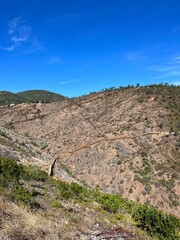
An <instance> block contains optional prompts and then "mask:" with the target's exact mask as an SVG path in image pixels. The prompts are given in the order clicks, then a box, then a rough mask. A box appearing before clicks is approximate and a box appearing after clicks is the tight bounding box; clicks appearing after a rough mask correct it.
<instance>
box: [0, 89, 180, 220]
mask: <svg viewBox="0 0 180 240" xmlns="http://www.w3.org/2000/svg"><path fill="white" fill-rule="evenodd" d="M179 97H180V87H175V86H165V85H158V86H157V85H154V86H149V87H144V88H123V89H115V90H106V91H103V92H99V93H92V94H90V95H87V96H83V97H79V98H74V99H69V100H63V101H61V102H55V103H50V104H42V103H38V104H29V105H28V104H20V105H16V106H14V107H10V108H1V109H0V127H1V136H0V144H1V145H0V146H1V148H0V151H1V154H4V155H7V154H8V153H9V152H11V154H12V155H13V157H17V158H19V159H20V160H21V161H24V162H28V161H30V162H31V161H32V162H33V164H37V165H40V166H42V167H43V168H44V169H46V170H47V169H48V166H49V164H50V162H51V161H52V160H53V159H54V158H57V162H56V165H55V172H54V173H55V175H56V176H59V177H62V178H66V177H67V178H69V180H71V177H73V176H74V177H75V178H77V179H79V180H80V181H83V182H84V183H87V184H88V185H89V186H92V187H98V188H100V189H101V190H103V191H107V192H110V193H115V192H117V193H121V194H122V195H123V196H125V197H127V198H129V199H132V200H135V201H140V202H141V203H144V202H146V203H149V204H151V205H153V206H155V207H157V208H159V209H163V210H165V211H167V212H171V213H173V214H175V215H177V216H180V206H179V196H180V189H179V170H180V169H179V168H180V151H179V146H180V139H179V128H180V117H179V114H180V111H179V110H180V109H179V106H180V99H179ZM60 168H63V170H64V172H62V171H61V170H59V169H60Z"/></svg>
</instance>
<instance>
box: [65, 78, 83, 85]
mask: <svg viewBox="0 0 180 240" xmlns="http://www.w3.org/2000/svg"><path fill="white" fill-rule="evenodd" d="M79 81H80V79H74V80H70V81H63V82H60V84H62V85H65V84H70V83H76V82H79Z"/></svg>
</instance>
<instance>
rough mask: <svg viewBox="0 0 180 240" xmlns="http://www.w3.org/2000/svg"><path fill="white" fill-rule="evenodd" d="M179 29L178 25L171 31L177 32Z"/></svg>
mask: <svg viewBox="0 0 180 240" xmlns="http://www.w3.org/2000/svg"><path fill="white" fill-rule="evenodd" d="M179 31H180V28H179V27H175V28H173V29H171V32H172V33H175V32H179Z"/></svg>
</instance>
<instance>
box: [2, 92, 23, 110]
mask: <svg viewBox="0 0 180 240" xmlns="http://www.w3.org/2000/svg"><path fill="white" fill-rule="evenodd" d="M25 101H26V99H24V98H23V97H21V96H18V95H17V94H15V93H11V92H7V91H1V92H0V106H5V105H9V104H12V103H14V104H19V103H23V102H25Z"/></svg>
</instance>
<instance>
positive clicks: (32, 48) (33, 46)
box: [23, 36, 45, 54]
mask: <svg viewBox="0 0 180 240" xmlns="http://www.w3.org/2000/svg"><path fill="white" fill-rule="evenodd" d="M44 51H45V49H44V47H43V46H42V43H41V42H40V41H39V40H38V38H37V36H33V37H32V38H31V41H30V45H29V46H28V47H27V49H26V50H24V51H23V53H24V54H28V53H35V52H36V53H37V52H44Z"/></svg>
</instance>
